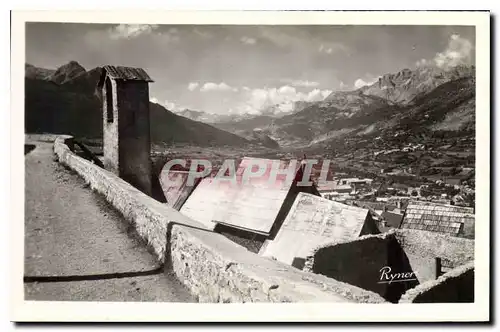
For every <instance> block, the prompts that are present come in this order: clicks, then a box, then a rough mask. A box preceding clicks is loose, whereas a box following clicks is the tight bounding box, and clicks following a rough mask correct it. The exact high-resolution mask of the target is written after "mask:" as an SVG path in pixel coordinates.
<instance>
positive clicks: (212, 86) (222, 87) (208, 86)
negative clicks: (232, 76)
mask: <svg viewBox="0 0 500 332" xmlns="http://www.w3.org/2000/svg"><path fill="white" fill-rule="evenodd" d="M200 91H201V92H208V91H233V92H236V91H238V89H237V88H233V87H231V86H229V85H227V84H226V83H224V82H221V83H219V84H217V83H212V82H208V83H205V84H203V86H202V87H201V88H200Z"/></svg>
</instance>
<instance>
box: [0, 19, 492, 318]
mask: <svg viewBox="0 0 500 332" xmlns="http://www.w3.org/2000/svg"><path fill="white" fill-rule="evenodd" d="M28 21H34V22H75V23H77V22H79V23H136V24H141V23H149V24H235V25H241V24H290V25H301V24H335V25H345V24H348V25H381V24H384V25H470V26H475V27H476V83H477V84H476V170H477V171H476V221H477V222H476V232H475V233H476V241H475V257H476V259H475V302H474V303H472V304H459V303H446V304H398V305H397V306H398V307H397V309H395V308H394V307H393V306H394V304H345V303H315V304H274V303H269V304H186V303H123V302H43V301H24V287H23V282H22V275H23V265H24V264H23V262H24V222H23V221H24V186H19V185H16V186H11V199H12V202H11V209H12V211H13V212H12V218H11V220H10V226H11V237H10V238H11V240H10V245H11V248H10V253H11V266H10V267H11V268H10V277H11V279H10V286H11V319H12V320H15V321H89V320H90V321H186V322H189V321H249V322H253V321H288V322H293V321H310V322H313V321H336V322H388V321H390V322H395V321H399V322H404V321H425V322H438V321H463V322H465V321H488V320H489V319H490V317H489V310H490V308H489V306H490V303H489V299H490V294H489V292H490V287H489V285H490V241H489V239H490V204H489V200H490V196H489V193H490V151H489V147H490V144H489V143H490V113H489V110H490V14H489V13H488V12H410V11H406V12H319V11H318V12H313V11H308V12H299V11H294V12H276V11H266V12H264V11H258V12H257V11H247V12H243V11H198V12H194V11H175V12H174V11H168V12H167V11H157V10H156V11H139V10H133V11H132V10H119V11H14V12H12V30H11V47H12V48H11V52H12V53H11V75H12V77H11V169H12V170H16V172H15V173H14V172H12V174H11V183H17V184H19V183H24V155H23V153H22V151H23V148H22V144H24V143H23V142H24V112H22V111H20V110H24V62H25V60H24V59H25V22H28ZM477 110H479V112H478V111H477ZM396 312H397V313H396ZM194 313H196V314H194Z"/></svg>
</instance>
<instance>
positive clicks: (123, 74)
mask: <svg viewBox="0 0 500 332" xmlns="http://www.w3.org/2000/svg"><path fill="white" fill-rule="evenodd" d="M106 75H107V76H109V77H111V78H112V79H115V80H123V81H143V82H154V81H153V80H152V79H151V77H149V75H148V74H147V73H146V71H145V70H144V69H142V68H132V67H123V66H110V65H106V66H103V67H102V72H101V78H100V79H99V83H98V84H97V86H98V87H102V86H103V84H104V79H105V77H106Z"/></svg>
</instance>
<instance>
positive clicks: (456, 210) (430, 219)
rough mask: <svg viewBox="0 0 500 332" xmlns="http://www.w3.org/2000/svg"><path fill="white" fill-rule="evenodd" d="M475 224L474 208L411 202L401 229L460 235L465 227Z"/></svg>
mask: <svg viewBox="0 0 500 332" xmlns="http://www.w3.org/2000/svg"><path fill="white" fill-rule="evenodd" d="M471 224H472V225H473V224H474V210H473V209H472V208H467V207H462V206H455V205H446V204H436V203H432V202H420V201H411V202H410V203H409V204H408V207H407V208H406V213H405V216H404V219H403V222H402V223H401V228H410V229H419V230H424V231H432V232H440V233H448V234H452V235H456V236H457V235H459V233H460V231H461V230H463V228H464V227H468V226H470V225H471Z"/></svg>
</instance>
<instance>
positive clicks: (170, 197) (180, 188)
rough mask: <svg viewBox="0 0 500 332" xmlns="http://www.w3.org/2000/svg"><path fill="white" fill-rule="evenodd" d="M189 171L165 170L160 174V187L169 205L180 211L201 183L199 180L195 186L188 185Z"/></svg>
mask: <svg viewBox="0 0 500 332" xmlns="http://www.w3.org/2000/svg"><path fill="white" fill-rule="evenodd" d="M188 177H189V171H173V170H166V169H163V170H162V171H161V173H160V185H161V188H162V190H163V194H164V195H165V198H166V200H167V205H168V206H171V207H173V208H174V209H176V210H180V208H181V207H182V205H184V203H185V201H186V200H187V198H188V197H189V195H190V194H191V193H192V192H193V190H194V189H195V188H196V186H197V185H198V184H199V182H200V181H201V179H200V178H197V179H196V180H195V181H194V183H193V185H188V183H187V180H188Z"/></svg>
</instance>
